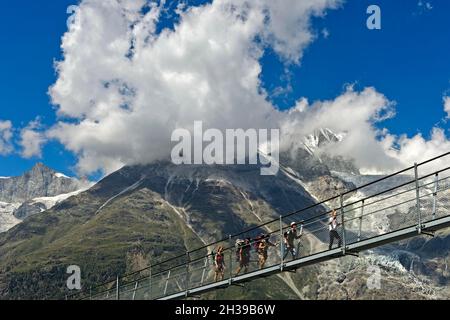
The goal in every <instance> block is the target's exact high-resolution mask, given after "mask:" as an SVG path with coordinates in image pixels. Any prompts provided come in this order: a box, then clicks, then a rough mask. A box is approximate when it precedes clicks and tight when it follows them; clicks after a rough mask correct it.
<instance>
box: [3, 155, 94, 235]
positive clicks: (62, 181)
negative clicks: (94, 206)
mask: <svg viewBox="0 0 450 320" xmlns="http://www.w3.org/2000/svg"><path fill="white" fill-rule="evenodd" d="M90 185H91V183H90V182H88V181H80V180H77V179H74V178H69V177H66V176H65V175H63V174H61V173H58V172H56V171H55V170H52V169H50V168H48V167H46V166H45V165H44V164H42V163H38V164H36V165H35V166H34V167H33V168H32V169H31V170H30V171H28V172H26V173H24V174H23V175H22V176H20V177H10V178H0V204H1V205H0V232H5V231H7V230H9V229H10V228H12V227H14V226H15V225H17V224H18V223H20V222H21V221H22V220H24V219H25V218H27V217H29V216H31V215H33V214H37V213H41V212H43V211H45V210H47V209H50V208H51V207H52V206H53V205H55V204H56V203H58V202H60V201H62V200H65V199H67V198H68V197H69V196H70V195H73V194H74V193H76V192H77V191H79V190H84V189H86V188H88V187H89V186H90Z"/></svg>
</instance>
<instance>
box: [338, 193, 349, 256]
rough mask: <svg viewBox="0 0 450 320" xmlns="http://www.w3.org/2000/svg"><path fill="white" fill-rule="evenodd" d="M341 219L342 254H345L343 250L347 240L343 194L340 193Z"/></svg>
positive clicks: (345, 247)
mask: <svg viewBox="0 0 450 320" xmlns="http://www.w3.org/2000/svg"><path fill="white" fill-rule="evenodd" d="M339 198H340V202H341V221H342V254H343V255H344V256H345V251H346V249H347V240H346V237H345V216H344V196H343V195H342V194H341V196H340V197H339Z"/></svg>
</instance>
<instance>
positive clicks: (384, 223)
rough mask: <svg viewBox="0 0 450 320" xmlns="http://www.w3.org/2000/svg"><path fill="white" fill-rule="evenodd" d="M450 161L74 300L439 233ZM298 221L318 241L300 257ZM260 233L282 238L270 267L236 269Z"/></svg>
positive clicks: (143, 294) (156, 293) (177, 289)
mask: <svg viewBox="0 0 450 320" xmlns="http://www.w3.org/2000/svg"><path fill="white" fill-rule="evenodd" d="M449 163H450V152H448V153H446V154H443V155H441V156H439V157H435V158H433V159H430V160H427V161H424V162H422V163H419V164H414V165H413V166H411V167H409V168H406V169H404V170H401V171H398V172H396V173H393V174H391V175H388V176H385V177H382V178H380V179H378V180H375V181H372V182H370V183H367V184H365V185H363V186H359V187H357V188H355V189H352V190H349V191H347V192H344V193H342V194H340V195H338V196H335V197H332V198H330V199H327V200H324V201H321V202H319V203H317V204H314V205H312V206H309V207H306V208H302V209H300V210H298V211H296V212H292V213H289V214H286V215H284V216H280V217H279V218H276V219H273V220H270V221H267V222H265V223H263V224H261V225H258V226H255V227H252V228H250V229H248V230H245V231H243V232H241V233H239V234H235V235H229V236H228V237H227V238H226V239H222V240H220V241H217V242H214V243H211V244H209V245H206V246H204V247H201V248H198V249H196V250H193V251H189V252H186V253H185V254H183V255H179V256H176V257H173V258H171V259H168V260H166V261H163V262H160V263H157V264H154V265H152V266H150V267H148V268H145V269H142V270H139V271H136V272H133V273H129V274H125V275H122V276H119V277H117V278H116V279H114V280H111V281H108V282H105V283H102V284H99V285H96V286H95V287H91V288H89V289H88V290H84V291H81V292H78V293H76V294H74V295H72V296H69V297H67V299H88V300H89V299H90V300H147V299H148V300H170V299H183V298H188V297H193V296H198V295H200V294H203V293H206V292H208V291H212V290H217V289H223V288H226V287H229V286H232V285H241V284H244V283H246V282H249V281H252V280H255V279H258V278H261V277H267V276H271V275H275V274H280V273H283V272H289V271H293V270H297V269H299V268H302V267H304V266H308V265H312V264H317V263H321V262H324V261H328V260H332V259H338V258H341V257H344V256H358V254H359V253H360V252H363V251H365V250H369V249H372V248H375V247H380V246H383V245H385V244H388V243H394V242H398V241H401V240H405V239H408V238H412V237H417V236H421V235H424V236H427V237H428V236H430V237H432V236H434V234H435V232H437V231H439V230H441V229H444V228H447V227H450V167H449V166H447V165H448V164H449ZM334 209H335V210H336V211H337V213H338V220H339V222H340V227H339V233H340V237H341V239H342V244H341V246H339V247H334V248H332V249H329V246H328V243H327V242H328V221H329V220H328V219H329V216H330V213H331V212H332V210H334ZM305 217H306V218H305ZM294 221H295V222H300V221H301V223H302V224H303V226H304V230H305V232H304V234H303V236H302V237H301V238H300V240H299V241H300V242H301V243H312V242H314V243H316V244H318V245H314V246H309V247H306V246H304V247H303V248H302V250H300V252H299V254H298V255H297V256H296V257H295V258H293V259H287V260H285V258H284V256H285V250H286V248H285V247H284V244H283V242H284V241H283V239H284V233H285V231H286V230H288V229H289V228H290V226H289V225H290V223H291V222H294ZM261 233H264V234H265V235H266V236H267V237H269V238H270V241H271V242H272V243H276V244H277V245H276V247H272V248H270V249H269V259H268V260H267V263H266V267H264V268H263V269H258V266H257V264H256V263H253V264H251V266H250V267H249V269H248V270H247V272H246V273H244V274H240V275H236V274H234V269H236V268H237V267H238V265H239V262H238V261H236V255H235V251H236V246H235V242H236V240H237V239H246V238H251V239H255V237H256V236H257V235H260V234H261ZM308 240H314V241H308ZM252 241H255V240H252ZM218 246H222V247H223V248H224V256H225V266H226V269H225V273H224V277H223V279H222V280H220V281H214V258H213V256H214V253H213V252H214V250H215V248H217V247H218Z"/></svg>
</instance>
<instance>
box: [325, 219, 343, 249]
mask: <svg viewBox="0 0 450 320" xmlns="http://www.w3.org/2000/svg"><path fill="white" fill-rule="evenodd" d="M340 225H341V224H340V223H338V221H337V213H336V210H333V211H332V212H331V217H330V219H329V220H328V230H329V231H330V246H329V250H331V248H332V247H333V243H334V239H337V240H338V242H339V245H338V247H340V246H341V245H342V239H341V236H340V235H339V233H338V232H337V227H338V226H340Z"/></svg>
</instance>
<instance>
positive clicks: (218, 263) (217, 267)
mask: <svg viewBox="0 0 450 320" xmlns="http://www.w3.org/2000/svg"><path fill="white" fill-rule="evenodd" d="M214 272H215V277H214V281H216V282H217V281H220V280H223V276H224V274H225V259H224V254H223V247H222V246H219V247H218V248H217V252H216V254H215V256H214Z"/></svg>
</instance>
